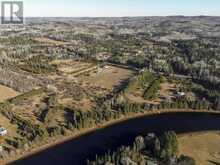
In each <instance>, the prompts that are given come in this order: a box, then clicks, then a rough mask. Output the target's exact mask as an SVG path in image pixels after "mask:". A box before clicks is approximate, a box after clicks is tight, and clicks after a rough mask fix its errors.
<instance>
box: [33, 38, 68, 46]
mask: <svg viewBox="0 0 220 165" xmlns="http://www.w3.org/2000/svg"><path fill="white" fill-rule="evenodd" d="M34 40H35V41H38V42H41V43H46V44H53V45H66V44H68V42H62V41H56V40H53V39H50V38H46V37H41V38H35V39H34Z"/></svg>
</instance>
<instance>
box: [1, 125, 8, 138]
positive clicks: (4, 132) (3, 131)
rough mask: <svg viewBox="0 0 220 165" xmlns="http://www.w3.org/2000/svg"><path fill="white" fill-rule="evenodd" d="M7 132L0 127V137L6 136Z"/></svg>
mask: <svg viewBox="0 0 220 165" xmlns="http://www.w3.org/2000/svg"><path fill="white" fill-rule="evenodd" d="M7 134H8V131H7V130H6V129H5V128H4V127H0V136H4V135H7Z"/></svg>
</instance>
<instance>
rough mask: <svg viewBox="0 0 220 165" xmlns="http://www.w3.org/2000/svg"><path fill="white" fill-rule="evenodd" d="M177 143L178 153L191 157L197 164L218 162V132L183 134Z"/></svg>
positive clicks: (219, 141)
mask: <svg viewBox="0 0 220 165" xmlns="http://www.w3.org/2000/svg"><path fill="white" fill-rule="evenodd" d="M179 144H180V154H184V155H189V156H191V157H193V158H194V159H195V160H196V164H198V165H219V164H220V132H218V133H217V132H208V133H201V134H191V135H184V136H182V137H180V138H179Z"/></svg>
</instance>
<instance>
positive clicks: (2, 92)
mask: <svg viewBox="0 0 220 165" xmlns="http://www.w3.org/2000/svg"><path fill="white" fill-rule="evenodd" d="M18 95H19V92H16V91H14V90H13V89H11V88H8V87H6V86H3V85H0V102H3V101H5V100H7V99H10V98H13V97H16V96H18Z"/></svg>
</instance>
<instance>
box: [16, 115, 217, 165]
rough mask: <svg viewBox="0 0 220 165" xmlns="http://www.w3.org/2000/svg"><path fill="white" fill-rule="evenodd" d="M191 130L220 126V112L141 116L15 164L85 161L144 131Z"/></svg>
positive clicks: (59, 164) (68, 164) (81, 164)
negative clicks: (218, 113)
mask: <svg viewBox="0 0 220 165" xmlns="http://www.w3.org/2000/svg"><path fill="white" fill-rule="evenodd" d="M171 130H172V131H175V132H176V133H190V132H201V131H216V130H220V115H217V114H203V113H169V114H160V115H152V116H145V117H140V118H136V119H132V120H128V121H124V122H122V123H118V124H115V125H112V126H109V127H106V128H103V129H101V130H97V131H94V132H91V133H88V134H86V135H83V136H81V137H78V138H75V139H73V140H71V141H68V142H65V143H63V144H59V145H57V146H55V147H51V148H49V149H47V150H45V151H42V152H40V153H37V154H35V155H33V156H30V157H28V158H25V159H22V160H18V161H16V162H14V163H12V165H39V164H42V165H84V164H86V159H87V158H89V159H94V158H95V155H96V154H102V153H105V152H107V151H108V150H109V149H110V150H114V149H116V148H117V147H119V146H121V145H128V144H130V143H131V142H133V140H134V138H135V137H136V136H137V135H140V134H147V133H149V132H155V133H162V132H165V131H171Z"/></svg>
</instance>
